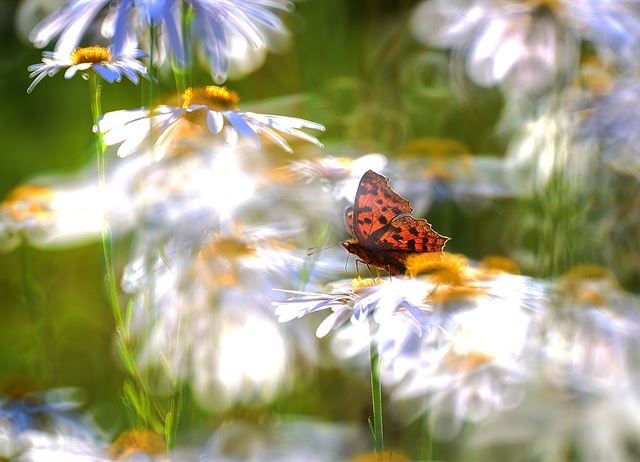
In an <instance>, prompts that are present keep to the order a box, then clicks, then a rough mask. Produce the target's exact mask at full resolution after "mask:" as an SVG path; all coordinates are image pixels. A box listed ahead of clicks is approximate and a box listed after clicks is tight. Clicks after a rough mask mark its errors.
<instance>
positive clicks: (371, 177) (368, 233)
mask: <svg viewBox="0 0 640 462" xmlns="http://www.w3.org/2000/svg"><path fill="white" fill-rule="evenodd" d="M412 211H413V207H411V204H409V201H408V200H406V199H403V198H402V197H400V195H398V194H397V193H396V192H395V191H394V190H393V189H391V187H389V180H388V179H387V178H385V177H384V176H382V175H379V174H377V173H375V172H374V171H372V170H368V171H367V172H366V173H365V174H364V175H363V176H362V178H361V179H360V184H359V185H358V190H357V191H356V199H355V204H354V208H353V211H352V218H351V219H350V218H349V214H350V212H349V209H347V215H346V217H345V218H346V221H347V225H349V221H351V228H350V230H351V231H352V232H353V235H354V237H355V238H356V239H357V240H358V241H360V242H361V243H363V244H371V245H375V243H376V242H377V240H378V237H379V236H380V234H381V233H383V234H386V231H387V227H388V226H389V224H390V223H391V221H392V220H393V219H394V218H395V217H397V216H398V215H401V214H403V213H411V212H412Z"/></svg>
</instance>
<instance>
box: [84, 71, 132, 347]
mask: <svg viewBox="0 0 640 462" xmlns="http://www.w3.org/2000/svg"><path fill="white" fill-rule="evenodd" d="M89 86H90V92H91V115H92V117H93V123H94V126H97V124H98V119H99V118H100V116H101V115H102V82H101V81H100V76H99V75H98V74H97V73H95V72H91V74H90V76H89ZM95 143H96V156H97V157H96V159H97V163H98V181H99V185H100V200H101V202H102V203H101V204H100V206H101V207H103V213H102V250H103V253H104V264H105V268H106V271H107V283H108V284H109V295H110V298H111V308H112V309H113V317H114V319H115V323H116V329H118V333H119V335H122V332H124V330H123V327H124V321H123V318H122V307H121V306H120V298H119V297H118V284H117V281H116V276H115V270H114V266H113V242H112V239H111V229H110V227H109V219H108V216H107V211H106V207H105V205H106V204H105V200H106V173H105V172H106V167H105V150H106V146H105V144H104V142H103V141H102V134H101V133H100V132H99V131H96V132H95Z"/></svg>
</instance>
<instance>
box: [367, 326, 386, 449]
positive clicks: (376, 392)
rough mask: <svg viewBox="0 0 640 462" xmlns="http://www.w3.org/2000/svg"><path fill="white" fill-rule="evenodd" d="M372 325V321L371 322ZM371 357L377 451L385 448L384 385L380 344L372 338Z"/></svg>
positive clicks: (374, 440)
mask: <svg viewBox="0 0 640 462" xmlns="http://www.w3.org/2000/svg"><path fill="white" fill-rule="evenodd" d="M369 325H370V326H371V321H370V324H369ZM369 358H370V360H371V396H372V401H373V426H372V429H371V430H372V432H373V444H374V448H375V450H376V452H381V451H383V450H384V437H383V432H382V387H381V385H380V356H379V355H378V345H377V344H376V342H375V340H374V339H373V338H372V339H371V341H370V342H369Z"/></svg>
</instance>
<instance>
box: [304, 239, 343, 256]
mask: <svg viewBox="0 0 640 462" xmlns="http://www.w3.org/2000/svg"><path fill="white" fill-rule="evenodd" d="M338 245H340V242H336V243H335V244H331V245H327V246H325V247H309V248H308V249H307V257H310V256H311V255H315V254H317V253H319V252H322V251H324V250H327V249H330V248H331V247H337V246H338Z"/></svg>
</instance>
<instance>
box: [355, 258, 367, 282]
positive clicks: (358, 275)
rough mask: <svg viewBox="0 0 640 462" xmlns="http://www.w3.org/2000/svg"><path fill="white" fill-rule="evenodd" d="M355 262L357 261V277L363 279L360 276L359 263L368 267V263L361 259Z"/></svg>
mask: <svg viewBox="0 0 640 462" xmlns="http://www.w3.org/2000/svg"><path fill="white" fill-rule="evenodd" d="M355 261H356V277H357V278H358V279H362V278H361V276H360V267H359V266H358V263H363V264H365V265H367V263H366V262H365V261H363V260H360V259H359V258H356V260H355ZM367 266H369V265H367Z"/></svg>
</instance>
